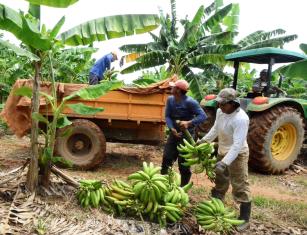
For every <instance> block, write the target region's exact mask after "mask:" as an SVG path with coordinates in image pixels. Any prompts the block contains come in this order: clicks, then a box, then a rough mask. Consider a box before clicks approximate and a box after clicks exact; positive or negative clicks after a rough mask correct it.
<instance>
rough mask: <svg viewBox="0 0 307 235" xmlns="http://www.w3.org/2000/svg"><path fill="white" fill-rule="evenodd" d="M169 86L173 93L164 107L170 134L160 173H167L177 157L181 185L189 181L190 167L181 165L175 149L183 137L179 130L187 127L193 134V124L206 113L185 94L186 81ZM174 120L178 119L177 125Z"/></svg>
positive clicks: (201, 119) (181, 159)
mask: <svg viewBox="0 0 307 235" xmlns="http://www.w3.org/2000/svg"><path fill="white" fill-rule="evenodd" d="M174 76H176V75H174ZM170 86H171V87H172V94H173V95H172V96H170V97H168V100H167V103H166V108H165V119H166V124H167V126H168V128H169V129H170V134H169V137H168V139H167V142H166V145H165V147H164V152H163V160H162V169H161V174H163V175H165V174H167V173H168V169H169V167H171V166H172V165H173V164H174V162H175V161H176V160H177V159H178V165H179V171H180V175H181V186H184V185H186V184H188V183H189V181H190V178H191V175H192V174H191V170H190V167H187V166H183V165H182V163H184V161H185V160H184V158H182V157H180V156H179V152H178V150H177V145H179V144H180V143H182V142H183V138H184V136H183V133H182V131H181V130H182V129H183V128H185V129H188V130H189V131H190V133H191V134H192V136H193V135H194V128H195V126H197V125H199V124H201V123H202V122H204V121H205V120H206V114H205V112H204V111H203V109H202V108H201V107H200V105H199V103H198V102H197V101H196V100H194V99H193V98H191V97H189V96H187V95H186V93H187V91H188V89H189V83H188V82H187V81H185V80H178V81H176V82H175V83H172V82H170ZM176 120H180V123H179V125H178V124H177V123H176Z"/></svg>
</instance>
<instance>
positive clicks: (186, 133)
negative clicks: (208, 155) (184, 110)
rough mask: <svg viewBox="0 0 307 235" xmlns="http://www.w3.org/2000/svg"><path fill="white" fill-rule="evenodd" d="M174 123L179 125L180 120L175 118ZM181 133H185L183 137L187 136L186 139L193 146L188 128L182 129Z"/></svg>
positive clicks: (193, 142)
mask: <svg viewBox="0 0 307 235" xmlns="http://www.w3.org/2000/svg"><path fill="white" fill-rule="evenodd" d="M176 123H177V124H178V125H179V123H180V121H179V120H176ZM183 134H184V135H185V137H186V138H187V141H188V142H189V143H190V144H192V145H193V146H194V145H195V144H196V143H195V141H194V139H193V137H192V135H191V133H190V132H189V130H188V129H183Z"/></svg>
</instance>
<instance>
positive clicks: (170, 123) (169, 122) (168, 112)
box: [165, 97, 174, 129]
mask: <svg viewBox="0 0 307 235" xmlns="http://www.w3.org/2000/svg"><path fill="white" fill-rule="evenodd" d="M165 121H166V125H167V126H168V128H169V129H172V128H174V124H173V121H172V119H171V100H170V97H169V98H168V99H167V102H166V107H165Z"/></svg>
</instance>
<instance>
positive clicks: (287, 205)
mask: <svg viewBox="0 0 307 235" xmlns="http://www.w3.org/2000/svg"><path fill="white" fill-rule="evenodd" d="M253 204H254V206H256V207H258V208H261V209H268V210H270V211H271V212H272V213H273V214H274V215H275V216H276V217H278V218H279V220H280V221H283V222H287V221H289V222H294V223H296V224H298V225H300V226H303V227H306V226H307V204H306V203H302V202H292V201H280V200H275V199H271V198H265V197H262V196H255V197H253ZM263 213H264V212H263ZM259 216H260V218H259V219H261V218H263V216H261V215H258V217H259Z"/></svg>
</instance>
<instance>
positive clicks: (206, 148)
mask: <svg viewBox="0 0 307 235" xmlns="http://www.w3.org/2000/svg"><path fill="white" fill-rule="evenodd" d="M183 143H184V145H183V144H180V145H179V146H177V149H178V151H179V154H180V156H181V157H182V158H184V159H185V163H183V165H184V166H193V168H192V170H193V172H194V173H196V174H199V173H202V172H204V171H205V172H206V174H207V176H208V178H209V179H210V180H211V181H213V180H214V178H215V174H214V167H215V164H216V161H217V160H216V157H215V156H213V155H212V154H213V152H214V144H209V143H202V144H200V145H197V146H196V145H192V144H190V143H189V142H188V141H187V140H186V139H183Z"/></svg>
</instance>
